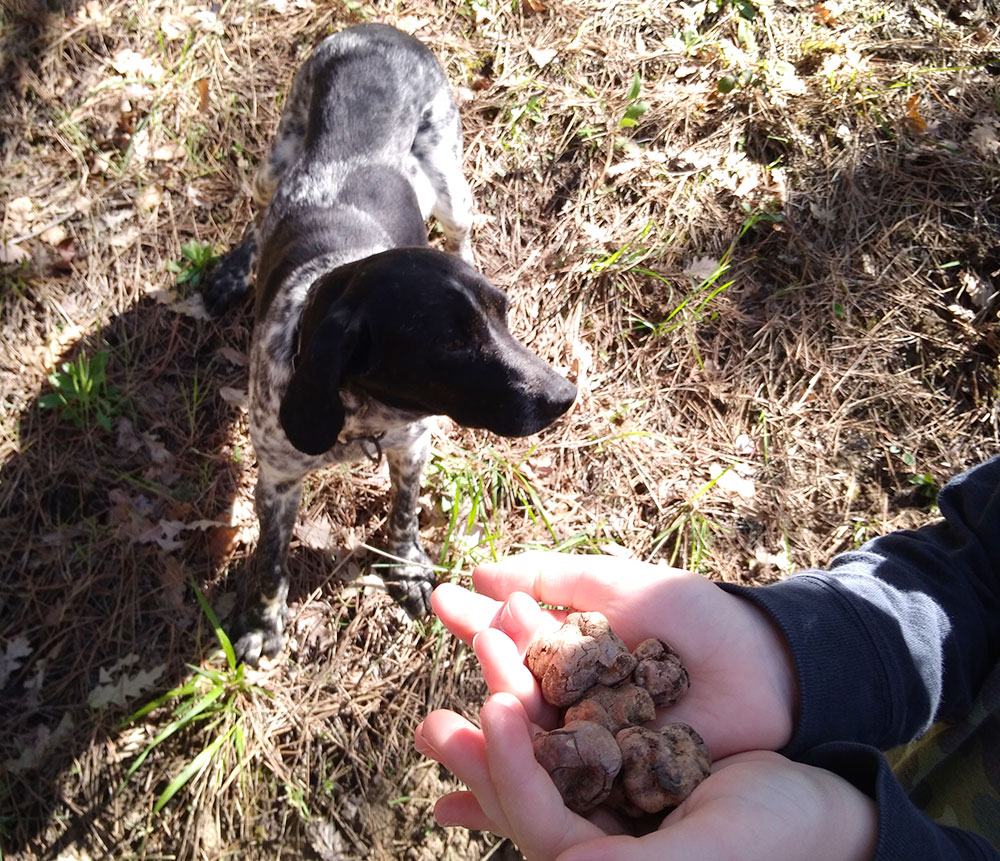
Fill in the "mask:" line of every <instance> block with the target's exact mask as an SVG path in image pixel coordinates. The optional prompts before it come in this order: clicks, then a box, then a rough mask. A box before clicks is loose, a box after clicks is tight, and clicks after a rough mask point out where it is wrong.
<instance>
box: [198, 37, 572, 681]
mask: <svg viewBox="0 0 1000 861" xmlns="http://www.w3.org/2000/svg"><path fill="white" fill-rule="evenodd" d="M461 158H462V141H461V128H460V123H459V116H458V108H457V106H456V104H455V102H454V100H453V98H452V96H451V93H450V89H449V87H448V82H447V79H446V77H445V74H444V71H443V70H442V68H441V66H440V65H439V64H438V62H437V60H436V58H435V57H434V55H433V54H432V53H431V51H430V50H429V49H428V48H427V47H426V46H425V45H424V44H423V43H421V42H420V41H418V40H417V39H415V38H413V37H411V36H408V35H406V34H404V33H402V32H400V31H398V30H396V29H394V28H392V27H389V26H386V25H381V24H362V25H359V26H355V27H351V28H348V29H346V30H343V31H341V32H339V33H337V34H334V35H332V36H329V37H327V38H326V39H324V40H323V41H322V42H321V43H320V44H319V45H318V46H317V47H316V48H315V50H314V51H313V53H312V54H311V55H310V56H309V58H308V59H307V60H306V62H305V63H304V65H303V66H302V67H301V68H300V70H299V71H298V73H297V74H296V76H295V78H294V81H293V83H292V87H291V91H290V93H289V96H288V100H287V104H286V105H285V107H284V109H283V111H282V115H281V118H280V121H279V126H278V131H277V135H276V138H275V140H274V142H273V144H272V147H271V150H270V153H269V154H268V156H267V158H266V161H265V162H264V164H263V165H262V166H261V168H260V170H259V171H258V173H257V175H256V178H255V182H254V197H255V200H256V202H257V203H258V204H259V205H260V206H261V207H263V212H262V214H260V215H259V216H258V217H257V219H255V220H254V222H253V223H251V224H250V225H249V226H248V228H247V229H246V232H245V234H244V236H243V238H242V240H241V241H240V243H239V244H238V245H237V246H236V247H235V248H233V249H232V250H231V251H230V252H229V253H228V254H227V255H225V256H224V257H223V258H222V260H221V261H220V263H219V265H218V267H217V268H216V270H215V272H214V273H213V274H212V275H211V276H210V278H209V280H208V282H207V285H206V287H205V291H204V297H205V301H206V304H207V305H208V306H209V308H210V309H212V310H213V311H215V312H220V311H221V310H223V309H224V308H226V307H227V306H229V305H230V304H231V303H232V302H233V301H234V300H236V299H237V298H239V297H240V296H241V295H243V294H244V293H245V292H246V291H247V290H248V289H249V281H250V273H251V271H252V270H253V269H254V267H255V266H256V292H255V302H254V325H253V334H252V342H251V350H250V434H251V439H252V441H253V446H254V450H255V453H256V456H257V461H258V467H259V475H258V479H257V486H256V491H255V500H254V502H255V508H256V513H257V517H258V520H259V522H260V538H259V540H258V544H257V548H256V551H255V555H254V560H253V567H254V568H255V569H256V575H257V580H258V582H259V587H260V596H259V599H258V600H257V602H256V605H255V606H252V607H249V608H247V609H245V610H244V611H243V612H242V614H241V621H240V623H239V624H238V626H237V631H236V632H235V634H236V636H235V644H234V646H235V651H236V653H237V656H238V657H239V658H240V659H241V660H243V661H245V662H247V663H249V664H252V665H255V664H257V662H258V660H259V658H260V657H261V656H262V655H264V656H267V657H274V656H275V655H276V654H278V652H280V650H281V648H282V645H283V629H284V626H285V624H286V623H287V617H288V608H287V596H288V580H287V576H286V574H285V561H286V557H287V554H288V547H289V542H290V540H291V535H292V529H293V527H294V524H295V519H296V516H297V513H298V508H299V502H300V498H301V492H302V481H303V478H304V477H305V476H306V475H307V474H308V473H309V472H311V471H312V470H315V469H317V468H319V467H322V466H326V465H328V464H330V463H334V462H341V461H354V460H363V459H365V458H369V459H371V460H375V461H378V460H379V459H380V458H381V457H382V456H383V455H384V457H385V459H386V461H387V462H388V465H389V475H390V480H391V485H392V499H391V506H390V513H389V519H388V528H387V533H388V534H387V544H388V551H389V553H390V554H391V556H392V557H394V558H395V559H396V560H398V564H397V565H395V566H394V567H391V568H390V569H389V572H388V574H386V575H385V578H384V579H385V581H386V586H387V589H388V591H389V592H390V594H391V595H392V596H393V597H394V598H395V599H396V600H397V601H398V602H400V603H401V604H402V605H403V607H404V608H405V609H406V610H407V612H408V613H409V614H410V615H411V616H414V617H416V616H420V615H422V614H424V613H426V612H427V611H428V609H429V606H430V593H431V590H432V588H433V586H434V582H435V578H434V574H433V568H432V566H431V564H430V561H429V559H428V557H427V554H426V553H425V551H424V548H423V547H422V545H421V541H420V535H419V531H418V521H417V515H418V510H419V509H418V503H417V498H418V496H419V492H420V482H421V476H422V473H423V470H424V467H425V465H426V463H427V458H428V452H429V424H430V418H431V417H433V416H438V415H447V416H449V417H451V418H452V419H453V420H454V421H456V422H457V423H459V424H460V425H464V426H467V427H473V428H485V429H487V430H489V431H492V432H494V433H497V434H500V435H503V436H512V437H518V436H525V435H528V434H533V433H536V432H537V431H540V430H542V429H543V428H545V427H547V426H548V425H550V424H551V423H552V422H554V421H555V420H556V419H557V418H558V417H559V416H561V415H562V414H563V413H565V412H566V410H567V409H568V408H569V407H570V405H571V404H572V402H573V400H574V399H575V397H576V388H575V386H573V384H572V383H570V382H569V381H568V380H566V379H565V378H564V377H562V376H561V375H560V374H558V373H556V371H554V370H553V369H552V368H550V367H549V366H548V365H547V364H546V363H545V362H543V361H542V360H541V359H540V358H538V357H537V356H536V355H535V354H533V353H532V352H531V351H529V350H528V349H527V348H526V347H524V346H523V345H522V344H520V343H519V342H518V341H517V340H515V339H514V337H513V336H512V335H511V334H510V332H509V331H508V329H507V324H506V316H507V307H508V301H507V298H506V296H505V295H504V294H503V293H502V292H501V291H500V290H498V289H497V288H496V287H494V286H493V285H492V284H491V283H490V282H489V281H488V280H487V279H486V278H484V277H483V276H482V275H481V274H479V273H478V272H477V271H476V270H475V269H474V268H473V266H472V251H471V244H470V240H469V231H470V227H471V223H472V194H471V192H470V190H469V186H468V184H467V182H466V180H465V178H464V176H463V174H462V171H461ZM430 215H434V216H435V217H436V219H437V220H438V222H439V223H440V224H441V227H442V230H443V232H444V235H445V249H446V250H444V251H442V250H437V249H433V248H431V247H429V243H428V238H427V225H426V219H427V218H428V217H429V216H430Z"/></svg>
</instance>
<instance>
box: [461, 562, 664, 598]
mask: <svg viewBox="0 0 1000 861" xmlns="http://www.w3.org/2000/svg"><path fill="white" fill-rule="evenodd" d="M663 570H664V571H669V570H670V569H663ZM652 571H656V572H657V573H659V572H660V569H654V568H651V566H647V565H645V564H643V563H641V562H635V561H633V560H628V559H619V558H617V557H612V556H589V555H588V556H583V555H581V556H575V555H572V554H568V553H551V552H545V551H530V552H528V553H523V554H521V555H519V556H511V557H509V558H507V559H504V560H503V561H502V562H493V563H488V564H483V565H478V566H476V568H475V570H474V571H473V572H472V582H473V583H474V584H475V587H476V591H477V592H479V593H483V594H485V595H490V596H492V597H494V598H500V599H503V598H505V597H506V596H507V595H510V594H511V593H512V592H527V593H528V594H529V595H530V596H531V597H533V598H535V599H536V600H537V601H541V602H543V603H545V604H553V605H555V606H558V607H570V608H573V609H575V610H589V609H596V608H604V607H608V606H614V605H616V604H619V603H621V601H622V597H623V596H626V595H629V594H631V593H632V592H634V591H635V588H636V587H637V586H639V585H644V584H646V583H647V582H648V581H649V579H650V573H651V572H652Z"/></svg>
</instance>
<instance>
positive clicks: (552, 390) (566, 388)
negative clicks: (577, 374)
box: [545, 371, 576, 422]
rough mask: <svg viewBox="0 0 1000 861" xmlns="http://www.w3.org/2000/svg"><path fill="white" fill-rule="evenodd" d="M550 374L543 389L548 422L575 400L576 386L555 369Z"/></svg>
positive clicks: (557, 416) (553, 419) (559, 414)
mask: <svg viewBox="0 0 1000 861" xmlns="http://www.w3.org/2000/svg"><path fill="white" fill-rule="evenodd" d="M551 375H552V376H551V378H550V382H549V385H548V386H547V387H546V391H545V402H546V412H547V413H548V415H549V421H550V422H552V421H555V420H556V419H557V418H559V416H561V415H562V414H563V413H564V412H566V410H568V409H569V408H570V407H571V406H572V405H573V401H575V400H576V386H574V385H573V384H572V383H571V382H570V381H569V380H567V379H566V378H565V377H563V376H562V375H560V374H557V373H556V372H555V371H551Z"/></svg>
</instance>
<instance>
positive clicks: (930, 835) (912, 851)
mask: <svg viewBox="0 0 1000 861" xmlns="http://www.w3.org/2000/svg"><path fill="white" fill-rule="evenodd" d="M800 759H801V761H802V762H805V763H807V764H808V765H815V766H817V767H819V768H825V769H826V770H827V771H832V772H835V773H836V774H839V775H840V776H841V777H843V778H845V779H846V780H848V781H849V782H850V783H852V784H853V785H854V786H856V787H857V788H858V789H860V790H861V791H862V792H864V793H865V794H866V795H868V796H870V797H871V798H874V799H875V802H876V804H878V845H877V848H876V850H875V858H876V859H878V861H889V859H893V861H894V859H899V861H922V859H927V861H951V859H955V861H959V859H961V861H968V859H976V858H988V859H994V861H995V859H998V858H1000V854H998V853H997V851H996V850H995V849H994V848H993V847H992V846H990V844H989V843H988V842H987V841H986V840H984V839H983V838H982V837H979V836H978V835H976V834H971V833H970V832H968V831H962V830H961V829H959V828H950V827H948V826H944V825H937V824H935V823H934V822H932V821H931V820H930V819H928V818H927V817H926V816H924V815H923V814H922V813H921V812H920V811H919V810H918V809H917V808H916V807H914V806H913V803H912V802H911V801H910V799H909V798H907V796H906V793H905V792H904V791H903V787H902V786H901V785H900V784H899V781H897V780H896V778H895V776H894V775H893V773H892V769H891V768H890V767H889V763H888V762H887V761H886V759H885V757H884V756H882V754H881V753H879V752H878V751H877V750H876V749H875V748H873V747H868V746H866V745H860V744H851V743H847V742H831V743H828V744H824V745H820V746H818V747H816V748H813V749H811V750H809V751H806V752H805V753H804V754H803V755H802V756H801V757H800Z"/></svg>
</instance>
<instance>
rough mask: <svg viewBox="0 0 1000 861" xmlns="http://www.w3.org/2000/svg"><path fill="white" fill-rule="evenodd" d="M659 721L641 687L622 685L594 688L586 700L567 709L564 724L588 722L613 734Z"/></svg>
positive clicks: (584, 697)
mask: <svg viewBox="0 0 1000 861" xmlns="http://www.w3.org/2000/svg"><path fill="white" fill-rule="evenodd" d="M654 717H656V708H655V707H654V706H653V698H652V697H651V696H650V694H649V691H647V690H646V689H645V688H641V687H639V686H638V685H632V684H627V683H626V684H621V685H615V687H613V688H611V687H608V686H607V685H594V686H593V687H592V688H591V689H590V690H589V691H587V692H586V693H585V694H584V695H583V699H582V700H580V701H579V702H578V703H576V704H574V705H571V706H570V707H569V708H568V709H566V714H565V716H564V720H565V721H566V722H567V723H569V722H570V721H572V720H589V721H594V722H595V723H599V724H601V725H602V726H604V727H606V728H607V729H608V730H610V731H611V732H613V733H616V732H618V731H619V730H622V729H624V728H625V727H627V726H637V725H638V724H643V723H648V722H649V721H651V720H652V719H653V718H654Z"/></svg>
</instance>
